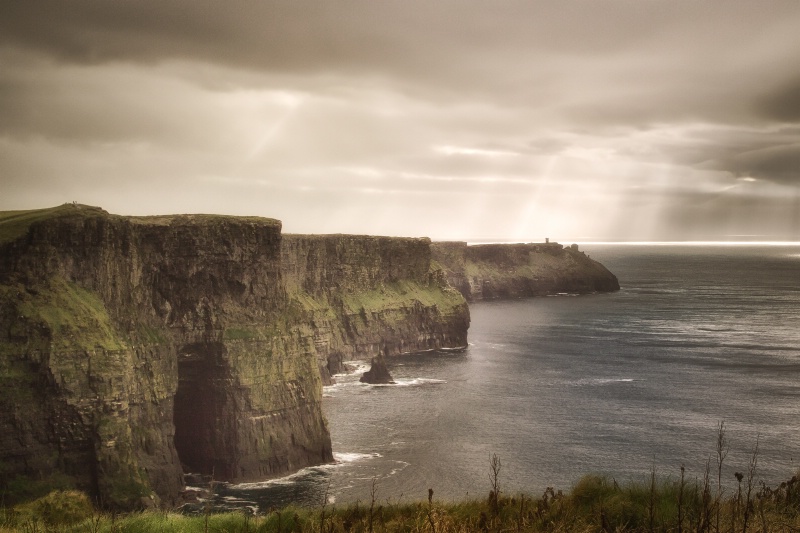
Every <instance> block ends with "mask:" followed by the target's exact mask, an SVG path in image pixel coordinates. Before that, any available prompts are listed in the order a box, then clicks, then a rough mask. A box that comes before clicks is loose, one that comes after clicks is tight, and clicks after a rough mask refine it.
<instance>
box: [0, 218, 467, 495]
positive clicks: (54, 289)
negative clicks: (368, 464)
mask: <svg viewBox="0 0 800 533" xmlns="http://www.w3.org/2000/svg"><path fill="white" fill-rule="evenodd" d="M468 325H469V312H468V309H467V306H466V303H465V301H464V299H463V298H462V296H461V295H460V294H459V293H458V292H456V291H454V290H453V289H451V288H449V287H448V286H447V284H446V281H445V280H444V278H443V277H442V276H440V275H438V274H436V273H433V274H432V273H431V268H430V243H429V241H427V240H426V239H389V238H372V237H353V236H329V237H314V236H289V237H285V236H282V235H281V225H280V222H278V221H276V220H270V219H264V218H244V217H220V216H205V215H189V216H185V215H184V216H167V217H143V218H132V217H120V216H115V215H110V214H108V213H106V212H105V211H102V210H101V209H99V208H91V207H88V206H77V205H65V206H61V207H59V208H54V209H47V210H37V211H28V212H6V213H0V491H2V492H3V493H4V494H5V495H6V502H7V503H8V502H10V501H12V500H13V498H14V497H18V498H21V497H25V496H34V495H37V493H41V492H42V491H46V490H48V489H50V488H54V487H78V488H82V489H85V490H88V491H90V492H91V493H92V494H93V495H94V496H96V497H98V498H99V499H100V500H101V501H102V502H103V503H104V504H105V505H107V506H111V507H118V508H127V509H130V508H135V507H141V506H152V505H157V504H158V503H159V502H160V503H163V504H166V505H170V504H172V503H174V502H175V501H176V500H177V499H178V497H179V493H180V491H181V489H182V487H183V480H182V474H183V473H184V472H187V471H191V472H197V473H201V474H207V475H213V476H214V477H215V478H216V479H218V480H235V481H243V480H254V479H266V478H269V477H274V476H278V475H282V474H286V473H288V472H292V471H295V470H297V469H299V468H301V467H304V466H307V465H311V464H318V463H322V462H326V461H330V460H331V459H332V452H331V442H330V436H329V433H328V429H327V425H326V421H325V419H324V417H323V415H322V411H321V407H320V402H321V397H322V379H321V374H320V368H322V369H323V370H324V372H325V373H326V374H327V372H328V368H329V367H330V368H333V367H335V366H336V365H338V364H341V361H343V360H345V359H348V358H351V356H352V355H353V354H356V353H358V354H360V355H367V356H369V355H371V354H377V353H378V349H379V347H380V346H384V345H385V346H386V347H387V350H388V351H389V352H390V353H400V352H404V351H415V350H418V349H428V348H435V347H454V346H463V345H465V344H466V334H467V327H468Z"/></svg>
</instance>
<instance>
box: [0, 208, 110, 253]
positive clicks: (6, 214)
mask: <svg viewBox="0 0 800 533" xmlns="http://www.w3.org/2000/svg"><path fill="white" fill-rule="evenodd" d="M101 212H102V210H100V209H99V208H96V207H88V206H75V205H73V204H63V205H59V206H57V207H50V208H47V209H31V210H28V211H0V244H4V243H7V242H10V241H13V240H14V239H17V238H19V237H22V236H23V235H25V232H27V231H28V228H29V227H30V225H31V224H33V223H34V222H40V221H42V220H47V219H50V218H56V217H59V216H64V215H75V214H79V213H86V214H89V213H93V214H98V213H101Z"/></svg>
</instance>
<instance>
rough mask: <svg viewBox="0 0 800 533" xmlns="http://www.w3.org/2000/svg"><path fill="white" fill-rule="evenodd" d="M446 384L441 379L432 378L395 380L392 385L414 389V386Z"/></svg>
mask: <svg viewBox="0 0 800 533" xmlns="http://www.w3.org/2000/svg"><path fill="white" fill-rule="evenodd" d="M443 383H447V382H446V381H445V380H443V379H434V378H414V379H396V380H395V383H394V385H395V386H396V387H414V386H416V385H441V384H443Z"/></svg>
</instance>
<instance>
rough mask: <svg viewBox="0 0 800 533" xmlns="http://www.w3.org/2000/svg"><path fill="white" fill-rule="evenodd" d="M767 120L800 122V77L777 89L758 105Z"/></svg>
mask: <svg viewBox="0 0 800 533" xmlns="http://www.w3.org/2000/svg"><path fill="white" fill-rule="evenodd" d="M757 109H758V111H759V112H761V113H762V114H763V115H764V116H765V117H766V118H768V119H770V120H775V121H778V122H795V123H797V122H800V77H797V78H794V79H793V80H791V81H790V82H789V83H786V84H785V85H781V86H779V87H777V88H776V90H775V91H774V92H772V93H771V94H769V95H768V96H766V97H764V98H763V99H761V100H760V101H759V102H758V103H757Z"/></svg>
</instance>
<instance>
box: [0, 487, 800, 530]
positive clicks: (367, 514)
mask: <svg viewBox="0 0 800 533" xmlns="http://www.w3.org/2000/svg"><path fill="white" fill-rule="evenodd" d="M745 483H746V482H745ZM797 485H800V481H797V480H794V481H789V482H787V483H784V484H782V485H781V486H780V487H778V488H776V489H774V490H768V489H756V488H754V490H753V493H752V494H751V495H750V498H749V500H748V498H747V497H746V486H745V487H743V488H742V491H741V494H740V493H737V492H736V491H728V492H725V493H723V494H722V495H721V497H717V495H716V492H715V490H714V488H713V487H712V488H709V489H708V492H706V496H705V497H704V490H703V487H702V486H699V487H698V486H697V485H696V484H695V483H694V482H686V483H681V482H680V481H678V480H670V479H667V480H661V481H654V482H653V483H652V484H651V483H640V484H637V483H631V484H627V485H623V486H620V485H618V484H617V483H616V482H615V481H613V480H609V479H607V478H603V477H598V476H587V477H584V478H583V479H581V480H580V481H579V482H578V483H577V484H576V485H575V486H574V487H573V488H572V490H571V491H570V492H569V493H567V494H562V493H561V492H555V491H553V490H552V489H548V490H547V491H546V492H545V493H544V494H543V495H541V496H539V497H530V496H525V495H515V496H514V497H501V498H500V499H499V501H497V502H496V503H495V502H494V501H493V500H492V499H491V497H490V498H487V499H485V500H466V501H460V502H439V501H436V500H435V499H429V500H428V501H423V502H418V503H397V504H392V503H386V502H384V501H382V500H381V499H380V484H379V483H378V484H377V485H376V497H375V501H374V502H370V501H366V502H362V503H360V504H359V503H356V504H349V505H346V506H342V507H336V506H330V505H326V506H324V507H323V506H322V505H320V506H318V507H316V508H300V507H287V508H283V509H277V510H276V509H273V510H270V511H269V512H268V513H267V514H266V515H262V516H256V517H252V516H246V515H244V514H242V513H225V514H209V513H204V514H202V515H200V516H186V515H181V514H178V513H175V512H145V513H136V514H130V515H125V516H111V515H104V514H100V513H96V512H94V511H92V510H91V508H90V506H88V505H87V501H86V499H85V497H82V496H81V495H80V494H76V493H74V492H72V493H56V494H51V495H49V496H48V497H47V499H43V500H40V501H36V502H32V503H28V504H24V505H20V506H17V507H15V508H12V509H4V510H0V532H3V531H8V532H10V531H45V530H46V529H47V528H51V530H58V531H75V532H77V531H98V532H100V531H102V532H111V531H130V532H139V531H141V532H148V531H162V532H166V533H168V532H194V531H196V532H204V531H230V532H235V531H242V532H244V531H254V532H255V531H264V532H267V531H268V532H273V531H274V532H280V531H299V532H309V533H311V532H314V533H316V532H320V531H323V532H330V533H333V532H345V531H354V532H367V531H377V532H383V531H386V532H431V533H450V532H454V533H455V532H462V531H486V532H488V531H495V532H501V531H527V532H540V531H541V532H544V531H579V532H595V531H597V532H599V531H631V532H634V531H636V532H638V531H642V532H644V531H648V532H650V531H664V532H666V531H686V532H689V531H701V532H707V533H712V532H713V533H716V532H717V531H720V532H727V531H732V532H733V531H736V532H743V533H744V532H747V531H754V532H755V531H769V530H774V531H797V530H798V528H799V527H800V490H798V488H800V487H798V486H797ZM717 524H718V525H719V527H717Z"/></svg>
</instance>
